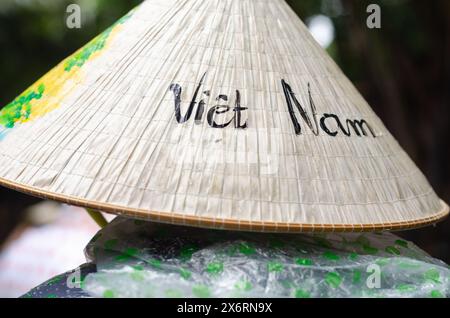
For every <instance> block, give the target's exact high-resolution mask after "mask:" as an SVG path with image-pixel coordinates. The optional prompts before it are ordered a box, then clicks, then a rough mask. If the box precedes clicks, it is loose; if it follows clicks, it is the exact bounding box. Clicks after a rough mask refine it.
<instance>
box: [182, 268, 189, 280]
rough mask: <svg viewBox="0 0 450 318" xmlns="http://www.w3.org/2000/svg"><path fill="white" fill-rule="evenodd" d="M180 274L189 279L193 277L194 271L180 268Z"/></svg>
mask: <svg viewBox="0 0 450 318" xmlns="http://www.w3.org/2000/svg"><path fill="white" fill-rule="evenodd" d="M180 275H181V277H183V278H184V279H189V278H191V276H192V273H191V272H190V271H188V270H187V269H184V268H180Z"/></svg>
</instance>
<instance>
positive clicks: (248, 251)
mask: <svg viewBox="0 0 450 318" xmlns="http://www.w3.org/2000/svg"><path fill="white" fill-rule="evenodd" d="M238 248H239V252H241V253H242V254H244V255H247V256H248V255H252V254H255V253H256V250H255V248H254V247H253V246H251V245H250V244H249V243H246V242H243V243H240V244H239V247H238Z"/></svg>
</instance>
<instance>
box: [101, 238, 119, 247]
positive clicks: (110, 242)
mask: <svg viewBox="0 0 450 318" xmlns="http://www.w3.org/2000/svg"><path fill="white" fill-rule="evenodd" d="M118 242H119V241H118V240H117V239H111V240H107V241H106V242H105V245H104V246H105V249H107V250H111V249H113V248H114V247H115V246H116V245H117V243H118Z"/></svg>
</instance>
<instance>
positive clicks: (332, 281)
mask: <svg viewBox="0 0 450 318" xmlns="http://www.w3.org/2000/svg"><path fill="white" fill-rule="evenodd" d="M325 281H326V282H327V283H328V285H330V286H331V287H333V288H337V287H339V285H341V283H342V277H341V275H339V274H338V273H336V272H330V273H327V275H326V276H325Z"/></svg>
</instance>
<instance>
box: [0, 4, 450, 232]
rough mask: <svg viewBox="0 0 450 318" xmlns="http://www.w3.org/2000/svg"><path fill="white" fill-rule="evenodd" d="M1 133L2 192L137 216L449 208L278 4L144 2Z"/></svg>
mask: <svg viewBox="0 0 450 318" xmlns="http://www.w3.org/2000/svg"><path fill="white" fill-rule="evenodd" d="M0 125H1V126H0V127H1V128H0V133H1V141H0V178H1V179H0V183H1V184H3V185H5V186H7V187H10V188H13V189H17V190H19V191H23V192H26V193H30V194H33V195H37V196H41V197H45V198H50V199H54V200H59V201H63V202H67V203H70V204H74V205H79V206H85V207H89V208H94V209H99V210H102V211H106V212H111V213H117V214H123V215H127V216H131V217H137V218H144V219H149V220H153V221H159V222H166V223H177V224H186V225H194V226H201V227H211V228H224V229H238V230H253V231H268V232H301V231H361V230H367V231H369V230H382V229H402V228H411V227H418V226H421V225H425V224H430V223H434V222H437V221H438V220H440V219H442V218H443V217H445V216H446V215H447V214H448V206H447V205H446V204H445V203H444V202H442V201H441V200H440V199H439V198H438V197H437V196H436V194H435V192H434V191H433V189H432V188H431V187H430V185H429V183H428V182H427V180H426V179H425V177H424V176H423V174H422V173H421V172H420V171H419V169H418V168H417V167H416V166H415V164H414V163H413V162H412V161H411V159H410V158H409V157H408V156H407V154H406V153H405V152H404V151H403V150H402V149H401V147H400V146H399V145H398V143H397V142H396V141H395V139H394V138H393V137H392V136H391V134H390V133H389V132H388V131H387V130H386V128H385V126H384V125H383V123H382V122H381V121H380V119H379V118H378V117H377V116H376V115H375V113H374V112H373V111H372V110H371V108H370V107H369V105H368V104H367V103H366V101H365V100H364V99H363V97H362V96H361V95H360V94H359V93H358V92H357V90H356V89H355V88H354V87H353V85H352V84H351V83H350V81H349V80H348V79H347V78H346V77H345V75H344V74H343V73H342V71H340V69H339V68H338V67H337V65H336V64H335V63H334V62H333V61H332V59H331V58H330V57H329V56H327V54H326V53H325V52H324V51H323V50H322V49H321V48H320V46H319V45H318V44H317V43H316V42H315V41H314V40H313V39H312V37H311V36H310V34H309V32H308V30H307V29H306V28H305V26H304V25H303V23H302V22H301V21H300V20H299V18H298V17H297V16H296V15H295V13H294V12H293V11H292V10H291V9H290V8H289V6H288V5H287V4H286V3H285V2H284V1H283V0H228V1H222V0H207V1H204V0H148V1H146V2H144V3H143V4H142V5H141V6H139V7H138V8H137V9H136V10H134V11H132V12H131V13H130V14H128V15H127V16H126V17H124V18H123V19H121V20H120V21H119V22H118V23H116V24H115V25H114V26H112V27H111V28H110V29H108V30H107V31H106V32H104V33H103V34H101V35H100V36H99V37H97V38H96V39H94V40H93V41H92V42H91V43H89V44H88V45H87V46H85V47H84V48H82V49H81V50H79V51H78V52H76V53H75V54H74V55H72V56H71V57H69V58H68V59H66V60H64V61H63V62H62V63H61V64H59V65H58V66H57V67H56V68H54V69H53V70H52V71H50V73H48V74H47V75H45V76H44V77H43V78H42V79H40V80H39V81H38V82H37V83H36V84H34V85H33V86H31V87H30V88H29V89H28V90H27V91H25V92H24V93H23V94H22V95H21V96H20V97H18V98H17V99H16V100H14V101H13V102H12V103H10V104H9V105H7V106H6V107H5V108H4V109H3V110H2V111H1V113H0Z"/></svg>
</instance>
